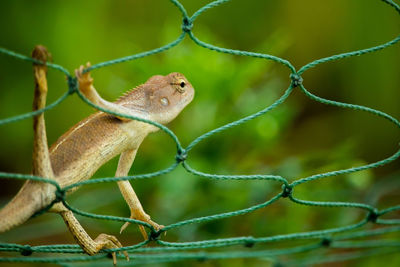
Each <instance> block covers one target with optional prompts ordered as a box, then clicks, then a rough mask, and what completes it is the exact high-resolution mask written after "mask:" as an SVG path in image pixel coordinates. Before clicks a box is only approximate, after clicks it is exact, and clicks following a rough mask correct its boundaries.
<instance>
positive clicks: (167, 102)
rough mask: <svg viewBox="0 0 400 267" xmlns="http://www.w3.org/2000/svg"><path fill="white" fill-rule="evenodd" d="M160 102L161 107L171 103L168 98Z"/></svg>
mask: <svg viewBox="0 0 400 267" xmlns="http://www.w3.org/2000/svg"><path fill="white" fill-rule="evenodd" d="M160 102H161V105H163V106H168V104H169V101H168V99H167V98H166V97H163V98H161V100H160Z"/></svg>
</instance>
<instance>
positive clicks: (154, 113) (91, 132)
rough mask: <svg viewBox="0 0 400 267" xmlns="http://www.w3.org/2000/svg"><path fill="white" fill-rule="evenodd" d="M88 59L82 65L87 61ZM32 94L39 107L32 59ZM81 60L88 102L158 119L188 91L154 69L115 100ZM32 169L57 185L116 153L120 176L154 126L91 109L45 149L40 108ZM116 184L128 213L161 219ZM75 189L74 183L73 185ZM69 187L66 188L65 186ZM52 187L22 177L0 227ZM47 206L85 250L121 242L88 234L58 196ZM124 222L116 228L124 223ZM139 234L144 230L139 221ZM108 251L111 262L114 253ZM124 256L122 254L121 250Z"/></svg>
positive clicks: (38, 52) (188, 97)
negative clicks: (101, 91)
mask: <svg viewBox="0 0 400 267" xmlns="http://www.w3.org/2000/svg"><path fill="white" fill-rule="evenodd" d="M32 57H33V58H35V59H38V60H40V61H42V62H46V61H47V60H48V57H49V53H48V52H47V50H46V48H45V47H43V46H37V47H35V49H34V51H33V53H32ZM89 66H90V65H89V63H88V65H87V67H89ZM33 70H34V80H35V94H34V101H33V110H38V109H42V108H44V107H45V103H46V96H47V80H46V73H47V68H46V65H44V64H34V67H33ZM83 70H84V67H83V66H81V67H80V68H79V69H78V70H76V72H75V73H76V76H77V79H78V83H79V90H80V92H81V93H82V94H83V95H84V96H86V97H87V98H88V99H89V100H90V101H91V102H93V103H94V104H96V105H98V106H100V107H103V108H105V109H108V110H111V111H114V112H118V113H121V114H127V115H131V116H136V117H140V118H144V119H148V120H152V121H155V122H158V123H161V124H166V123H168V122H170V121H172V120H173V119H174V118H175V117H176V116H177V115H178V114H179V113H180V112H181V111H182V109H183V108H184V107H185V106H186V105H187V104H189V103H190V102H191V101H192V99H193V97H194V89H193V87H192V85H191V84H190V83H189V82H188V81H187V79H186V78H185V77H184V76H183V75H182V74H180V73H171V74H168V75H166V76H161V75H156V76H153V77H151V78H150V79H148V80H147V82H146V83H144V84H143V85H140V86H138V87H136V88H135V89H134V90H131V91H129V92H127V93H126V94H125V95H123V96H122V97H120V98H119V99H118V100H117V101H115V102H113V103H112V102H108V101H106V100H104V99H103V98H101V97H100V96H99V94H98V93H97V91H96V89H95V88H94V87H93V79H92V78H91V76H90V73H89V72H86V73H84V72H83ZM33 125H34V144H33V168H32V169H33V170H32V173H33V175H37V176H41V177H46V178H49V179H53V180H55V181H56V182H57V183H58V184H59V185H60V186H61V187H65V186H68V185H71V184H73V183H76V182H79V181H83V180H87V179H89V178H90V177H91V176H92V175H93V174H94V173H95V172H96V170H97V169H99V168H100V167H101V166H102V165H103V164H105V163H106V162H107V161H109V160H110V159H112V158H113V157H115V156H117V155H120V158H119V162H118V167H117V171H116V176H117V177H119V176H126V175H128V171H129V169H130V167H131V165H132V163H133V160H134V158H135V156H136V151H137V150H138V148H139V146H140V144H141V142H142V141H143V139H144V138H145V137H146V136H147V134H149V133H151V132H155V131H157V130H158V128H157V127H155V126H153V125H150V124H147V123H144V122H140V121H136V120H130V119H127V118H123V117H116V116H113V115H110V114H107V113H104V112H97V113H94V114H93V115H91V116H89V117H88V118H86V119H84V120H82V121H80V122H79V123H77V124H76V125H75V126H73V127H72V128H71V129H70V130H69V131H67V132H66V133H65V134H63V135H62V136H61V137H60V138H59V139H58V140H57V141H56V143H55V144H53V145H52V146H51V147H50V149H49V148H48V144H47V137H46V127H45V121H44V115H43V113H41V114H39V115H37V116H35V117H34V120H33ZM118 186H119V189H120V191H121V193H122V195H123V197H124V199H125V201H126V202H127V204H128V206H129V208H130V212H131V215H130V218H133V219H137V220H141V221H144V222H147V223H149V224H150V225H152V226H153V227H154V228H155V229H156V230H159V229H161V228H162V226H161V225H158V224H157V223H155V222H153V221H152V220H151V219H150V216H149V215H147V214H146V213H145V212H144V210H143V208H142V205H141V204H140V201H139V199H138V198H137V196H136V194H135V192H134V190H133V188H132V186H131V184H130V183H129V181H119V182H118ZM75 189H76V188H75ZM68 193H70V192H68ZM55 197H56V196H55V187H54V186H53V185H50V184H48V183H43V182H37V181H32V180H28V181H26V182H25V184H24V185H23V186H22V188H21V189H20V191H19V192H18V194H17V195H16V196H15V197H14V198H13V199H12V200H11V201H10V202H9V203H8V204H7V205H6V206H5V207H3V209H2V210H0V232H4V231H7V230H9V229H11V228H13V227H15V226H17V225H20V224H22V223H23V222H25V221H26V220H28V219H29V218H30V217H31V216H32V215H33V214H34V213H36V212H38V211H40V210H41V209H43V208H45V207H46V206H48V205H49V204H50V203H51V202H52V201H54V199H55ZM50 211H51V212H56V213H59V214H60V215H61V216H62V218H63V219H64V221H65V223H66V225H67V227H68V228H69V230H70V232H71V233H72V235H73V236H74V238H75V239H76V241H77V242H78V244H79V245H80V246H81V247H82V248H83V250H84V251H85V252H86V253H88V254H89V255H93V254H96V253H97V252H99V251H100V250H101V249H103V248H118V247H121V246H122V245H121V243H120V242H119V241H118V240H117V238H116V237H114V236H112V235H107V234H100V235H99V236H98V237H97V238H96V239H94V240H93V239H92V238H91V237H90V236H89V235H88V234H87V233H86V232H85V230H84V229H83V227H82V226H81V225H80V223H79V222H78V221H77V219H76V218H75V216H74V214H73V213H72V211H70V210H68V209H67V208H66V207H65V206H64V205H63V204H62V203H61V202H58V203H56V204H54V205H53V206H52V208H51V209H50ZM127 225H128V223H125V224H124V225H123V226H122V228H121V232H122V231H123V230H124V229H125V228H126V226H127ZM140 230H141V232H142V235H143V236H144V237H145V238H147V233H146V231H145V229H144V227H143V226H141V225H140ZM112 255H113V260H114V264H115V263H116V255H115V253H113V254H112ZM125 256H126V257H127V258H128V254H127V253H126V252H125Z"/></svg>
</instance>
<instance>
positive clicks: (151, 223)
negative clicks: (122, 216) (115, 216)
mask: <svg viewBox="0 0 400 267" xmlns="http://www.w3.org/2000/svg"><path fill="white" fill-rule="evenodd" d="M130 218H131V219H138V220H141V221H143V222H146V223H148V224H150V225H151V226H153V227H154V229H155V230H156V231H159V230H161V229H163V228H164V225H159V224H157V223H155V222H153V221H152V220H151V218H150V216H149V215H147V214H144V215H143V216H142V217H141V218H137V217H135V216H133V215H131V216H130ZM129 225H130V222H125V223H124V225H122V227H121V230H120V233H122V231H124V230H125V229H126V228H127V227H128V226H129ZM138 226H139V230H140V232H141V234H142V236H143V238H144V239H145V240H147V239H148V235H147V232H146V229H145V227H144V226H143V225H138Z"/></svg>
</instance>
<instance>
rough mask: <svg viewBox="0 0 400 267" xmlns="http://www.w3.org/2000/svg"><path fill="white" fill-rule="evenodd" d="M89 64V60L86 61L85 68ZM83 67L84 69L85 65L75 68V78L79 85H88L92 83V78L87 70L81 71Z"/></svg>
mask: <svg viewBox="0 0 400 267" xmlns="http://www.w3.org/2000/svg"><path fill="white" fill-rule="evenodd" d="M90 66H91V65H90V62H88V63H86V68H89V67H90ZM84 69H85V66H84V65H81V66H80V67H79V69H76V70H75V75H76V78H77V79H78V81H79V85H84V86H90V85H92V83H93V78H92V77H91V76H90V72H89V71H87V72H85V73H83V70H84Z"/></svg>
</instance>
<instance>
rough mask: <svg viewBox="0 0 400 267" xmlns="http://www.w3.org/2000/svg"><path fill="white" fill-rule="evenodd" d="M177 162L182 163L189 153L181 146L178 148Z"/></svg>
mask: <svg viewBox="0 0 400 267" xmlns="http://www.w3.org/2000/svg"><path fill="white" fill-rule="evenodd" d="M175 159H176V162H178V163H181V162H183V161H185V160H186V159H187V153H186V150H185V149H183V148H181V149H178V154H176V156H175Z"/></svg>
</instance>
